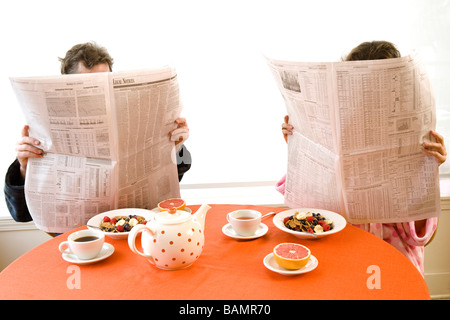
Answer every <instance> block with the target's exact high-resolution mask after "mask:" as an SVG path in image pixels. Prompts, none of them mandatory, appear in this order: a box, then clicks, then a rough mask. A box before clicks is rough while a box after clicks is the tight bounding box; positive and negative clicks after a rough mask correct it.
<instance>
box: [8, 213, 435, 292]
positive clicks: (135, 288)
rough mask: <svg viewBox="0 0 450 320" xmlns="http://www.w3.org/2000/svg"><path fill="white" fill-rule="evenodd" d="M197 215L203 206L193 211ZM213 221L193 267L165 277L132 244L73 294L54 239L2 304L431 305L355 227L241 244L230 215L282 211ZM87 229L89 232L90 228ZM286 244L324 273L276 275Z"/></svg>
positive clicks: (408, 270)
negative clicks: (374, 280)
mask: <svg viewBox="0 0 450 320" xmlns="http://www.w3.org/2000/svg"><path fill="white" fill-rule="evenodd" d="M190 207H191V208H192V209H193V210H197V208H198V206H190ZM211 207H212V209H211V210H210V211H209V212H208V214H207V217H206V227H205V237H206V239H205V247H204V250H203V253H202V255H201V256H200V258H199V259H198V260H197V261H196V262H195V263H194V264H193V265H192V266H190V267H189V268H186V269H183V270H177V271H164V270H160V269H158V268H156V267H154V266H152V265H150V263H149V262H148V261H146V259H145V258H143V257H141V256H138V255H137V254H134V253H132V252H131V250H130V249H129V247H128V243H127V241H126V240H113V239H111V238H109V237H107V238H106V241H107V242H109V243H111V244H112V245H114V247H115V252H114V253H113V255H112V256H110V257H109V258H107V259H106V260H103V261H101V262H98V263H96V264H91V265H83V266H79V271H80V276H81V277H80V285H81V287H80V288H79V289H76V288H73V289H69V287H68V286H67V282H68V279H69V277H70V276H72V273H73V271H72V270H71V268H70V267H71V266H72V265H71V264H70V263H68V262H66V261H65V260H63V259H62V257H61V253H60V252H59V251H58V245H59V243H60V242H62V241H64V240H66V238H67V236H68V234H69V233H67V234H63V235H61V236H59V237H56V238H54V239H51V240H49V241H47V242H45V243H43V244H41V245H40V246H38V247H36V248H34V249H33V250H31V251H29V252H27V253H26V254H24V255H23V256H22V257H20V258H18V259H17V260H16V261H14V262H13V263H11V264H10V265H9V266H8V267H7V268H5V269H4V270H3V271H2V272H1V273H0V299H192V300H196V299H213V300H215V299H226V300H229V299H238V300H240V299H251V300H253V299H256V300H266V299H268V300H272V299H283V300H286V299H429V298H430V296H429V293H428V288H427V286H426V283H425V281H424V279H423V278H422V276H421V275H420V273H419V272H418V271H417V270H416V269H415V267H414V266H413V265H412V264H411V263H410V262H409V260H408V259H407V258H406V257H405V256H403V255H402V254H401V253H400V252H399V251H397V250H396V249H395V248H393V247H392V246H391V245H389V244H387V243H385V242H384V241H382V240H380V239H378V238H376V237H375V236H373V235H371V234H369V233H367V232H365V231H362V230H360V229H358V228H356V227H353V226H351V225H347V226H346V227H345V229H344V230H342V231H341V232H339V233H337V234H335V235H330V236H328V237H325V238H321V239H317V240H300V239H298V238H296V237H294V236H292V235H290V234H287V233H284V232H282V231H280V230H278V229H277V228H276V227H275V226H274V225H273V223H272V217H273V216H270V217H268V218H264V219H263V223H265V224H266V225H267V226H268V227H269V232H268V233H267V234H266V235H265V236H263V237H261V238H258V239H255V240H250V241H237V240H235V239H233V238H230V237H227V236H226V235H224V234H223V233H222V231H221V230H222V227H223V225H225V224H226V223H227V221H226V218H225V215H226V213H228V212H230V211H233V210H236V209H239V208H251V209H256V210H259V211H260V212H261V213H267V212H271V211H274V210H275V211H277V212H279V211H283V209H281V208H271V207H256V206H250V205H248V206H242V205H212V206H211ZM83 228H85V227H83ZM281 242H297V243H301V244H303V245H305V246H307V247H309V248H310V249H311V252H312V254H313V255H314V256H315V257H316V258H317V259H318V261H319V264H318V266H317V268H316V269H315V270H313V271H311V272H309V273H305V274H302V275H298V276H283V275H280V274H278V273H274V272H273V271H270V270H268V269H267V268H266V267H265V266H264V264H263V259H264V257H265V256H266V255H267V254H269V253H270V252H272V249H273V247H274V246H275V245H277V244H278V243H281ZM372 265H376V266H378V267H379V268H380V278H379V279H380V284H381V288H380V289H369V288H368V286H367V281H368V279H369V277H371V276H372V271H370V270H369V272H368V270H367V269H368V267H369V266H372Z"/></svg>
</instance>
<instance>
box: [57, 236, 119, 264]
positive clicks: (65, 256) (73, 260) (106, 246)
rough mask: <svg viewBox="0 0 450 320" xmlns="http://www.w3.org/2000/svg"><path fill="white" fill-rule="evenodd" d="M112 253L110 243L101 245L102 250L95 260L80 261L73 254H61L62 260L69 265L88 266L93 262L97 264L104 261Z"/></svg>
mask: <svg viewBox="0 0 450 320" xmlns="http://www.w3.org/2000/svg"><path fill="white" fill-rule="evenodd" d="M113 253H114V246H113V245H112V244H110V243H106V242H105V243H104V244H103V248H102V250H101V251H100V253H99V254H98V256H96V257H95V258H92V259H89V260H82V259H79V258H78V257H77V256H76V255H74V254H73V253H63V254H62V258H63V259H64V260H66V261H67V262H70V263H75V264H82V265H83V264H90V263H95V262H99V261H101V260H104V259H106V258H108V257H109V256H110V255H112V254H113Z"/></svg>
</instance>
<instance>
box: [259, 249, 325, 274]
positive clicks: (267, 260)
mask: <svg viewBox="0 0 450 320" xmlns="http://www.w3.org/2000/svg"><path fill="white" fill-rule="evenodd" d="M263 262H264V265H265V266H266V268H267V269H269V270H271V271H273V272H277V273H279V274H282V275H284V276H295V275H298V274H302V273H306V272H310V271H312V270H314V269H315V268H316V267H317V266H318V265H319V261H318V260H317V258H316V257H314V256H313V255H310V256H309V261H308V263H307V264H306V266H304V267H303V268H300V269H297V270H288V269H285V268H282V267H280V266H279V265H278V263H277V262H276V261H275V258H274V257H273V253H269V254H268V255H267V256H265V257H264V260H263Z"/></svg>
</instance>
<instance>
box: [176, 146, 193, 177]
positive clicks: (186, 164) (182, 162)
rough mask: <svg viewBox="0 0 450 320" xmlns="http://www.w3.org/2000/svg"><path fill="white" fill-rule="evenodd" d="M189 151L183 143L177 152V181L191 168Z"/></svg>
mask: <svg viewBox="0 0 450 320" xmlns="http://www.w3.org/2000/svg"><path fill="white" fill-rule="evenodd" d="M191 163H192V159H191V153H190V152H189V150H188V149H187V148H186V146H185V145H183V146H182V147H181V149H180V151H178V153H177V168H178V181H181V179H183V175H184V174H185V173H186V172H187V171H188V170H189V169H190V168H191Z"/></svg>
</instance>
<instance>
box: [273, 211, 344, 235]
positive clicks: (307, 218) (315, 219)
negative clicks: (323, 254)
mask: <svg viewBox="0 0 450 320" xmlns="http://www.w3.org/2000/svg"><path fill="white" fill-rule="evenodd" d="M273 224H274V225H275V226H276V227H277V228H278V229H280V230H281V231H284V232H287V233H290V234H292V235H294V236H296V237H297V238H300V239H316V238H322V237H325V236H328V235H331V234H335V233H337V232H339V231H341V230H342V229H344V228H345V225H346V224H347V221H346V220H345V218H344V217H343V216H341V215H340V214H338V213H336V212H333V211H329V210H323V209H313V208H298V209H290V210H286V211H282V212H279V213H277V214H276V215H275V216H274V217H273Z"/></svg>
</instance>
